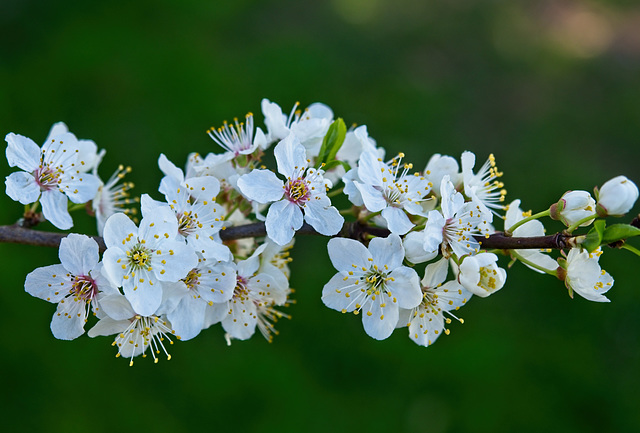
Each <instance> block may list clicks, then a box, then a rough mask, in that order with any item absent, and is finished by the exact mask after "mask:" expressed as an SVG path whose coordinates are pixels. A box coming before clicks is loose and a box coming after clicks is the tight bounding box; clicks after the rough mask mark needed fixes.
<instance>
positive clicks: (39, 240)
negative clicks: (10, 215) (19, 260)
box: [0, 224, 107, 251]
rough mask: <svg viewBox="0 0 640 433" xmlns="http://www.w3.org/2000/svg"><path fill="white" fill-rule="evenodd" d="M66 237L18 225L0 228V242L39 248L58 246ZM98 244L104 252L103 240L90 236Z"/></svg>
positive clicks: (61, 234)
mask: <svg viewBox="0 0 640 433" xmlns="http://www.w3.org/2000/svg"><path fill="white" fill-rule="evenodd" d="M66 236H67V233H55V232H43V231H39V230H32V229H27V228H24V227H21V226H20V225H18V224H14V225H11V226H0V242H6V243H14V244H25V245H35V246H40V247H53V248H58V247H59V246H60V240H61V239H62V238H64V237H66ZM91 237H92V238H93V239H95V241H96V242H97V243H98V246H99V247H100V251H104V250H106V249H107V248H106V246H105V245H104V240H103V239H102V238H101V237H100V236H91Z"/></svg>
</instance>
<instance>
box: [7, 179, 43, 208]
mask: <svg viewBox="0 0 640 433" xmlns="http://www.w3.org/2000/svg"><path fill="white" fill-rule="evenodd" d="M5 185H6V186H7V189H6V192H7V195H8V196H9V197H11V199H12V200H14V201H18V202H20V203H22V204H30V203H35V202H36V200H38V197H40V187H39V186H38V184H37V183H36V179H35V178H34V177H33V176H32V175H31V174H29V173H25V172H24V171H16V172H15V173H11V174H10V175H9V176H7V178H6V180H5Z"/></svg>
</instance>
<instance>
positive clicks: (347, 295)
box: [322, 272, 366, 312]
mask: <svg viewBox="0 0 640 433" xmlns="http://www.w3.org/2000/svg"><path fill="white" fill-rule="evenodd" d="M345 277H346V279H345ZM356 281H358V279H357V278H353V277H348V276H346V275H345V274H344V273H341V272H338V273H337V274H335V275H334V276H333V277H331V279H330V280H329V282H328V283H327V284H325V285H324V287H323V288H322V302H323V303H324V305H326V306H327V307H329V308H331V309H334V310H336V311H343V312H351V311H353V310H355V309H356V305H357V304H358V303H360V304H362V303H364V298H365V297H366V295H365V294H364V293H363V292H362V291H361V290H360V285H356V284H355V282H356ZM362 287H364V285H363V286H362Z"/></svg>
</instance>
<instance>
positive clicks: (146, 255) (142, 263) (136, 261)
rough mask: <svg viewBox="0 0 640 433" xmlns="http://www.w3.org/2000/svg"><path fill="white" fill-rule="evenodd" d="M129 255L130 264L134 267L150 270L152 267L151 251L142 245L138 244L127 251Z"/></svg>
mask: <svg viewBox="0 0 640 433" xmlns="http://www.w3.org/2000/svg"><path fill="white" fill-rule="evenodd" d="M127 256H128V257H129V264H130V265H131V267H132V268H133V269H135V270H137V269H146V270H149V269H150V268H151V254H150V251H149V250H148V249H147V248H144V247H143V246H142V245H140V244H138V245H136V246H135V247H133V248H132V249H131V250H129V251H127Z"/></svg>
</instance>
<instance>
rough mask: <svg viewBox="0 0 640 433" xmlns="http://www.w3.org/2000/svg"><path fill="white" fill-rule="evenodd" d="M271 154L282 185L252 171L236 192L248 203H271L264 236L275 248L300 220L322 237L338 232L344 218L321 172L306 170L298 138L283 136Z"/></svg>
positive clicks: (267, 173)
mask: <svg viewBox="0 0 640 433" xmlns="http://www.w3.org/2000/svg"><path fill="white" fill-rule="evenodd" d="M274 154H275V156H276V161H277V164H278V172H279V173H280V174H282V175H283V176H284V177H286V179H287V180H286V181H285V182H283V181H282V180H280V179H278V177H277V176H276V175H275V173H273V172H272V171H269V170H253V171H252V172H251V173H249V174H246V175H243V176H241V177H240V179H238V186H239V188H240V190H241V191H242V193H243V194H244V195H245V196H247V197H248V198H249V199H250V200H254V201H256V202H258V203H261V204H265V203H271V202H274V203H273V204H271V206H270V207H269V211H268V212H267V218H266V222H265V224H266V228H267V235H268V236H269V237H270V238H271V239H272V240H273V241H274V242H275V243H277V244H278V245H286V244H287V243H289V242H290V241H291V239H293V235H294V233H295V232H296V231H297V230H298V229H299V228H300V227H302V221H303V218H304V220H305V221H306V222H307V223H309V224H310V225H311V226H312V227H313V228H314V229H315V230H317V231H318V232H319V233H321V234H323V235H325V236H332V235H335V234H336V233H338V232H339V231H340V229H341V228H342V224H343V222H344V218H343V217H342V215H340V213H338V210H337V209H336V208H335V207H333V206H331V200H330V199H329V198H328V197H327V193H326V190H327V188H328V187H330V185H331V184H330V182H329V181H328V180H326V179H324V177H323V173H324V172H323V171H322V170H316V169H314V168H309V166H308V164H309V162H308V161H307V159H306V157H305V150H304V147H303V146H302V145H301V144H300V143H299V142H298V139H297V138H296V137H295V136H294V135H289V136H287V138H286V139H284V140H282V141H281V142H280V143H278V145H277V146H276V147H275V149H274Z"/></svg>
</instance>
